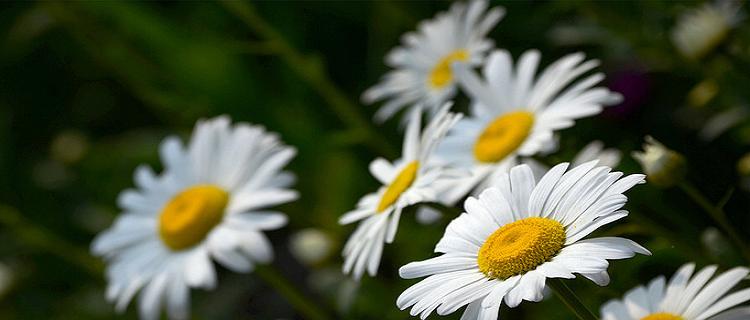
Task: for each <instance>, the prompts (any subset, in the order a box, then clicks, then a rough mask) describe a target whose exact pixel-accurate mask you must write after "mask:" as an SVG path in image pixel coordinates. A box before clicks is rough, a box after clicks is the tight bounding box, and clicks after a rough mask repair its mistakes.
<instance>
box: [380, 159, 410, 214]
mask: <svg viewBox="0 0 750 320" xmlns="http://www.w3.org/2000/svg"><path fill="white" fill-rule="evenodd" d="M418 169H419V161H412V162H410V163H409V164H408V165H406V167H404V169H403V170H401V172H400V173H399V174H398V176H396V179H394V180H393V182H391V185H389V186H388V189H386V190H385V193H384V194H383V197H382V198H380V203H378V209H377V210H378V212H383V211H384V210H385V209H388V207H390V206H391V205H392V204H393V203H394V202H396V200H398V198H399V197H400V196H401V194H402V193H404V191H406V189H409V187H410V186H411V184H412V183H414V179H416V178H417V170H418Z"/></svg>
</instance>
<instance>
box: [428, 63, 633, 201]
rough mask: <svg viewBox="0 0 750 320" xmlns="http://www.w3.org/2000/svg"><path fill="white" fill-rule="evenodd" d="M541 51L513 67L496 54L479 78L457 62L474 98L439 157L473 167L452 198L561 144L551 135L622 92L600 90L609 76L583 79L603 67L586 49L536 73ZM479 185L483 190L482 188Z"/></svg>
mask: <svg viewBox="0 0 750 320" xmlns="http://www.w3.org/2000/svg"><path fill="white" fill-rule="evenodd" d="M540 59H541V55H540V54H539V52H538V51H536V50H531V51H527V52H525V53H524V54H522V55H521V58H520V59H519V61H518V63H517V65H516V66H515V68H514V66H513V62H512V60H511V56H510V54H509V53H508V52H507V51H504V50H497V51H494V52H492V53H491V54H490V56H489V58H488V60H487V64H486V65H485V66H484V70H483V73H484V79H480V78H479V77H478V76H477V75H476V74H475V73H474V72H473V71H471V70H470V69H469V68H467V66H466V65H462V64H454V70H455V72H456V74H457V77H458V79H459V84H460V85H461V86H462V88H463V89H464V90H465V91H466V92H467V93H468V95H469V96H470V97H471V99H472V105H471V108H470V112H469V116H467V117H466V118H464V119H463V120H461V121H460V122H459V123H458V124H456V127H455V128H454V129H453V130H451V132H449V133H448V136H447V137H446V139H445V143H443V145H442V146H441V148H440V149H439V150H438V156H439V157H440V158H443V159H445V160H446V161H449V162H454V163H456V164H457V166H460V167H462V168H466V169H467V170H470V171H471V172H472V175H471V176H468V177H466V178H465V179H462V180H461V181H459V182H458V183H457V186H456V187H455V188H453V189H452V191H451V192H450V193H449V194H448V195H446V198H448V199H450V200H452V202H455V201H458V200H459V199H460V198H462V197H463V196H465V195H466V194H467V193H468V192H470V191H471V190H472V189H476V190H481V189H482V188H483V187H484V186H486V185H488V184H489V183H491V181H492V180H494V179H496V178H497V176H498V175H500V174H503V173H506V172H507V170H508V169H509V168H510V167H511V166H513V165H514V164H516V158H517V156H532V155H535V154H537V153H540V152H542V151H544V150H547V149H551V148H552V147H553V146H554V145H555V141H554V135H553V133H554V132H555V131H557V130H561V129H565V128H568V127H571V126H573V124H574V122H575V120H576V119H579V118H583V117H588V116H592V115H595V114H598V113H599V112H601V110H602V108H603V106H605V105H609V104H613V103H617V102H618V101H619V100H620V95H619V94H617V93H614V92H612V91H610V90H608V89H606V88H603V87H596V85H597V83H599V82H600V81H601V80H602V79H604V75H602V74H601V73H595V74H592V75H589V76H587V77H584V78H582V79H579V77H580V76H581V75H582V74H585V73H586V72H589V71H590V70H592V69H593V68H595V67H596V66H597V64H598V62H597V61H592V60H589V61H585V60H584V59H585V58H584V55H583V54H580V53H576V54H571V55H568V56H565V57H563V58H562V59H560V60H558V61H557V62H555V63H553V64H552V65H550V66H549V67H547V68H545V69H544V70H543V71H542V72H541V73H540V74H539V75H538V76H537V72H536V70H537V67H538V65H539V60H540ZM477 186H478V187H477Z"/></svg>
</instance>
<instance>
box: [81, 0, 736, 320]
mask: <svg viewBox="0 0 750 320" xmlns="http://www.w3.org/2000/svg"><path fill="white" fill-rule="evenodd" d="M504 14H505V10H504V9H503V8H500V7H495V8H490V7H489V4H488V2H487V1H486V0H471V1H469V2H456V3H455V4H453V5H452V6H451V8H450V9H449V10H448V11H447V12H443V13H439V14H438V15H437V16H436V17H435V18H434V19H432V20H428V21H425V22H422V23H421V24H419V27H418V30H417V31H415V32H411V33H407V34H406V35H404V37H403V39H402V42H403V44H402V46H399V47H397V48H395V49H393V50H392V51H391V52H390V53H389V54H388V55H387V57H386V63H387V64H388V65H389V66H391V67H392V68H393V70H391V71H389V72H388V73H387V74H386V75H385V76H384V77H383V79H382V81H381V82H380V83H378V84H377V85H375V86H373V87H372V88H370V89H368V90H367V91H366V92H364V94H363V96H362V99H363V100H364V101H365V102H367V103H373V102H376V101H383V102H384V104H383V106H382V107H381V108H380V109H379V110H378V111H377V112H376V114H375V119H376V121H379V122H382V121H385V120H387V119H389V118H392V117H394V116H396V115H397V114H400V113H401V114H402V115H403V119H405V120H404V122H405V123H406V126H405V133H404V138H403V147H402V150H401V157H400V158H398V159H395V160H392V161H389V160H386V159H383V158H377V159H375V160H373V161H372V163H371V164H370V166H369V170H370V172H371V174H372V175H373V176H374V178H375V179H377V180H378V181H379V183H381V184H382V185H381V187H380V188H378V189H377V190H376V191H375V192H372V193H370V194H368V195H365V196H364V197H362V199H361V200H360V201H359V203H357V204H356V207H355V208H354V209H353V210H351V211H349V212H347V213H345V214H344V215H343V216H341V218H340V219H339V222H340V224H343V225H347V224H354V223H356V224H357V226H356V228H355V229H354V231H353V233H352V234H351V236H350V237H349V239H348V240H347V242H346V244H345V245H344V246H343V250H342V251H343V252H342V255H343V264H342V269H343V272H344V273H345V274H347V275H351V276H352V277H353V278H354V279H356V280H359V279H360V278H361V277H362V276H363V275H364V274H365V273H367V274H369V275H370V276H376V275H377V271H378V268H379V266H380V264H381V257H382V256H383V252H384V247H385V245H386V244H391V243H394V241H396V240H397V234H398V232H397V231H398V227H399V222H400V219H401V216H402V215H403V214H404V213H408V212H417V211H418V212H420V216H422V217H431V218H429V219H428V218H423V220H430V221H435V220H436V219H440V217H441V216H440V214H437V215H436V214H435V212H437V211H439V210H436V209H435V208H451V207H455V206H457V205H461V204H462V206H461V208H462V209H463V210H462V213H460V214H458V215H455V216H453V217H449V218H452V221H450V223H448V224H447V227H446V228H445V230H444V234H443V237H442V238H441V239H440V240H439V241H438V242H437V244H436V246H435V249H434V252H435V253H437V254H438V255H437V256H435V257H432V258H430V259H427V260H424V261H417V262H411V263H409V264H407V265H405V266H403V267H401V268H400V269H399V275H400V276H401V277H402V278H404V279H415V278H424V279H423V280H421V281H420V282H418V283H416V284H414V285H412V286H411V287H409V288H408V289H406V290H405V291H404V292H403V293H402V294H401V295H400V296H399V297H398V298H397V299H396V305H397V306H398V307H399V308H400V309H402V310H403V309H407V308H410V311H409V313H410V314H411V315H413V316H420V317H421V318H422V319H425V318H426V317H428V316H429V315H430V314H432V313H433V312H436V313H437V314H440V315H447V314H451V313H454V312H456V311H458V310H459V309H461V308H464V307H465V308H464V310H463V316H462V317H461V319H497V318H498V316H499V312H500V306H501V305H502V304H503V303H504V304H505V305H506V306H508V307H511V308H513V307H516V306H518V305H519V304H521V303H522V302H523V301H524V300H526V301H532V302H538V301H541V300H542V299H543V296H544V292H545V290H544V289H545V287H546V286H547V284H548V283H549V281H560V280H559V279H572V278H575V277H576V276H578V275H580V276H582V277H584V278H586V279H589V280H591V281H592V282H594V283H596V284H597V285H600V286H605V285H607V284H609V282H610V275H609V273H608V267H609V263H610V262H609V261H610V260H617V259H625V258H631V257H633V256H635V255H636V254H643V255H650V254H651V253H650V252H649V251H648V250H647V249H646V248H644V247H643V246H641V245H639V244H637V243H636V242H634V241H632V240H629V239H625V238H620V237H589V236H590V235H591V234H592V233H593V232H595V231H596V230H598V229H599V228H601V227H603V226H605V225H607V224H610V223H613V222H615V221H617V220H620V219H622V218H625V217H626V216H628V211H627V210H625V209H623V207H624V206H625V204H626V203H627V200H628V198H627V197H626V196H625V195H624V193H625V192H626V191H628V190H629V189H631V188H632V187H634V186H636V185H638V184H641V183H644V182H645V175H643V174H631V175H625V174H623V173H622V172H618V171H614V170H613V169H612V167H614V166H616V165H617V164H618V163H619V161H620V152H619V151H618V150H612V149H605V148H604V146H603V144H602V143H601V142H599V141H595V142H593V143H591V144H590V145H588V146H587V147H585V148H583V150H582V151H581V152H579V153H578V155H577V156H576V157H575V158H574V159H572V161H571V163H572V164H570V163H567V162H564V163H560V164H557V165H554V166H551V167H550V166H547V165H544V164H541V163H540V162H538V161H535V160H534V159H533V158H532V157H534V156H538V155H542V154H548V153H551V152H554V151H555V150H557V149H558V143H557V133H558V131H560V130H562V129H566V128H569V127H572V126H573V125H574V124H575V121H576V120H578V119H581V118H585V117H591V116H594V115H597V114H599V113H600V112H601V111H602V110H603V108H604V107H606V106H608V105H613V104H616V103H618V102H620V101H621V100H622V97H621V96H620V95H619V94H618V93H615V92H612V91H610V90H609V89H607V88H606V87H603V86H601V85H600V83H601V82H602V80H603V79H604V75H603V74H602V73H600V72H596V71H594V70H595V69H596V67H597V66H598V62H597V61H596V60H590V59H587V58H586V57H585V55H584V54H583V53H571V54H568V55H565V56H563V57H561V58H559V59H558V60H557V61H555V62H553V63H551V64H549V65H547V66H544V67H540V61H541V53H540V52H539V51H538V50H533V49H532V50H528V51H526V52H523V53H522V54H521V55H520V56H519V57H517V59H515V61H514V58H513V57H512V55H511V54H510V53H509V52H508V51H507V50H503V49H496V48H495V47H494V42H493V41H492V40H491V39H489V38H487V36H488V34H489V33H490V32H492V31H493V30H494V28H495V26H496V25H497V24H498V23H499V22H500V20H501V19H502V17H503V16H504ZM690 28H692V27H687V26H686V27H683V29H690ZM683 33H684V32H683ZM677 38H678V40H679V41H678V43H683V42H685V41H687V40H684V39H686V36H678V37H677ZM682 47H683V46H682V45H680V48H682ZM699 51H703V49H701V50H699ZM458 94H463V95H465V96H466V97H468V100H469V104H468V105H467V106H466V110H468V112H466V114H462V113H458V112H453V111H451V110H452V109H453V108H454V107H455V106H454V102H453V101H452V100H453V99H454V98H455V97H456V96H457V95H458ZM425 119H426V120H427V121H424V122H425V125H423V124H422V123H423V120H425ZM652 149H653V150H652ZM657 151H658V152H657ZM668 151H669V152H672V153H669V152H668ZM159 153H160V156H161V161H162V163H163V167H164V169H163V171H162V172H161V173H158V174H157V173H155V172H154V171H153V170H152V169H151V168H149V167H148V166H141V167H139V168H137V169H136V171H135V174H134V181H135V188H134V189H128V190H125V191H123V192H122V193H121V194H120V196H119V198H118V205H119V206H120V208H121V209H122V211H123V213H122V215H120V217H119V218H118V219H117V220H116V221H115V223H114V224H113V226H112V227H110V228H109V229H108V230H106V231H104V232H102V233H101V234H100V235H99V236H98V237H97V238H96V239H95V240H94V241H93V243H92V245H91V250H92V252H93V253H94V254H95V255H97V256H100V257H102V258H103V259H104V260H105V261H106V262H107V263H108V266H107V272H106V276H107V278H108V281H109V286H108V288H107V293H106V296H107V299H108V300H110V301H112V302H114V303H115V307H116V309H117V310H120V311H122V310H124V309H125V308H126V307H127V305H128V304H129V302H130V301H131V300H132V299H133V298H134V297H135V296H136V294H137V293H138V292H140V301H139V304H138V307H139V308H138V309H139V312H140V316H141V318H143V319H158V318H159V316H160V314H161V311H162V309H163V308H162V306H164V307H165V308H166V311H167V314H168V316H169V318H172V319H184V318H188V317H189V314H190V312H189V307H190V289H191V288H203V289H211V288H214V287H215V286H216V283H217V272H216V270H215V266H214V262H217V263H219V264H220V265H221V266H223V267H225V268H227V269H230V270H232V271H235V272H251V271H252V270H253V269H254V268H255V266H256V265H257V264H262V263H269V262H270V261H271V260H272V259H273V247H272V245H271V243H270V241H269V239H268V238H267V237H266V236H265V235H264V231H266V230H273V229H277V228H281V227H283V226H284V225H285V224H286V223H287V216H286V215H285V214H283V213H280V212H276V211H273V210H272V209H269V208H270V207H274V206H276V205H280V204H283V203H287V202H290V201H293V200H295V199H296V198H297V197H298V194H297V192H296V191H294V190H292V189H290V186H291V185H292V184H293V182H294V180H295V179H294V176H293V175H292V174H291V173H289V172H286V171H284V167H285V166H286V165H287V164H288V163H289V161H291V159H292V158H293V157H294V156H295V153H296V151H295V149H294V148H293V147H290V146H286V145H284V144H283V143H282V142H281V140H280V139H279V137H278V136H277V135H276V134H274V133H270V132H268V131H266V130H265V129H264V128H263V127H260V126H256V125H250V124H246V123H237V124H232V123H231V121H230V120H229V118H228V117H218V118H214V119H210V120H205V121H200V122H199V123H198V124H197V125H196V127H195V129H194V131H193V135H192V137H191V138H190V140H189V142H188V143H187V144H183V143H182V142H181V140H180V139H178V138H176V137H169V138H167V139H165V140H164V141H163V143H162V144H161V147H160V150H159ZM665 155H668V156H669V155H671V156H672V157H671V158H670V157H667V156H665ZM636 157H637V159H638V160H639V161H641V162H643V163H644V167H645V170H646V172H647V173H648V174H649V175H650V179H652V181H654V182H655V183H656V182H660V181H667V182H674V181H672V180H669V179H667V178H670V177H673V176H669V175H665V174H662V173H663V172H662V171H664V170H663V168H664V167H665V166H666V165H665V164H671V162H669V161H667V160H670V159H672V158H675V157H678V155H677V154H676V152H673V151H671V150H668V149H666V148H665V147H663V146H662V145H660V144H658V143H656V142H655V140H654V141H652V139H650V138H649V145H648V147H647V149H646V152H645V153H638V155H637V156H636ZM673 162H674V161H673ZM666 167H670V168H674V167H677V165H672V166H666ZM680 168H682V167H680ZM672 171H674V170H672ZM657 178H659V179H657ZM665 184H666V183H665ZM409 208H416V210H417V211H409ZM430 212H431V213H432V214H431V215H430V214H428V213H430ZM423 227H425V228H428V227H432V226H423ZM332 248H335V246H334V245H333V244H332V243H331V240H330V239H329V238H328V237H327V236H326V234H325V233H322V232H320V231H316V230H315V229H308V230H306V231H305V232H301V233H298V234H297V235H296V236H294V237H293V238H292V241H291V250H292V253H293V254H294V256H296V257H297V258H298V260H299V261H300V262H302V263H303V264H305V265H310V266H312V265H315V264H318V263H320V262H321V261H322V260H323V259H325V258H326V257H327V256H328V252H329V251H330V250H331V249H332ZM694 267H695V266H694V265H692V264H688V265H685V266H684V267H682V268H681V269H680V270H679V271H678V272H677V274H676V275H675V276H674V277H673V278H672V279H671V280H670V281H669V282H668V283H667V282H666V281H665V280H664V278H657V279H656V280H654V281H652V282H651V283H649V285H648V287H643V286H641V287H637V288H635V289H633V290H632V291H630V292H629V293H628V294H626V295H625V298H624V301H612V302H609V303H607V304H606V305H604V307H603V308H602V311H601V313H602V316H603V318H604V319H617V320H620V319H646V320H680V319H708V318H710V319H747V318H748V317H749V314H750V311H748V310H750V309H742V308H735V309H731V308H733V307H735V306H736V305H738V304H741V303H744V302H745V301H747V300H750V289H744V290H740V291H737V292H735V293H732V294H729V295H726V294H727V292H728V291H729V290H730V289H731V288H732V287H733V286H735V285H736V284H737V283H739V282H740V281H741V280H742V279H743V278H744V277H745V276H747V274H748V270H747V269H746V268H735V269H732V270H729V271H727V272H725V273H723V274H721V275H719V276H717V277H716V278H715V279H714V280H712V281H710V282H709V280H710V278H711V276H712V275H713V274H714V273H715V271H716V269H717V268H716V267H715V266H711V267H707V268H705V269H703V270H701V271H699V272H698V273H696V274H695V275H693V271H694ZM691 276H692V278H691ZM725 295H726V296H725ZM729 309H731V310H729ZM727 310H729V311H727Z"/></svg>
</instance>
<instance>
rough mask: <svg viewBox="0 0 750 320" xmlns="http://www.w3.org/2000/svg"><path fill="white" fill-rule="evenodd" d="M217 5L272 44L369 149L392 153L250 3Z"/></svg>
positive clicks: (316, 64) (318, 66) (312, 61)
mask: <svg viewBox="0 0 750 320" xmlns="http://www.w3.org/2000/svg"><path fill="white" fill-rule="evenodd" d="M220 3H221V4H222V5H223V6H224V8H225V9H226V10H227V11H229V12H230V13H232V14H234V15H235V16H236V17H237V18H239V19H240V20H241V21H242V22H244V23H245V25H247V26H248V27H249V28H250V29H251V30H252V31H253V32H255V33H256V34H257V36H259V37H261V38H262V40H263V41H267V42H268V43H273V47H274V49H276V50H277V53H278V54H279V56H280V57H281V58H282V59H283V60H284V61H285V62H286V63H287V65H289V67H290V68H291V69H292V70H293V71H294V72H296V73H297V74H298V75H299V76H300V78H302V79H303V80H305V81H306V82H307V83H308V85H310V87H312V88H313V89H314V90H316V91H317V92H318V94H319V95H320V96H321V97H322V98H323V99H324V100H326V102H327V105H328V106H329V107H330V108H331V109H332V110H333V112H334V113H336V115H337V116H338V117H339V119H340V120H341V121H342V122H343V123H345V124H347V125H348V126H349V128H351V129H352V130H357V131H361V132H362V133H363V134H364V135H365V136H366V137H367V138H368V139H367V140H366V141H365V143H366V144H367V145H368V146H369V147H371V148H372V149H373V150H375V151H377V152H379V153H381V154H382V155H384V156H386V157H392V156H393V155H394V154H395V151H394V150H393V148H392V146H391V145H389V144H388V143H387V142H386V141H385V140H383V139H382V138H380V137H381V135H379V134H378V132H377V131H376V130H375V129H374V128H373V127H372V124H371V123H370V121H369V120H368V119H367V118H365V117H364V116H363V115H362V114H361V113H360V111H359V109H360V108H359V107H358V106H357V105H356V104H354V103H353V102H351V101H350V100H349V99H348V98H347V96H346V95H345V94H344V93H343V91H342V90H341V89H339V88H338V86H336V84H334V83H333V81H331V79H329V78H328V76H327V75H326V73H325V71H324V70H323V64H322V62H321V61H320V59H316V58H315V57H312V56H306V55H304V54H302V53H300V52H299V51H298V50H297V49H296V48H294V47H293V46H292V45H291V44H290V43H289V42H288V41H287V40H286V39H285V38H284V36H283V35H282V34H281V33H279V32H278V31H276V30H275V29H274V28H273V27H272V26H271V25H270V24H269V23H268V22H266V21H265V20H264V19H263V18H262V17H261V16H260V15H259V14H258V12H257V11H256V10H255V8H254V7H253V6H252V4H250V3H247V2H245V1H230V0H222V1H220Z"/></svg>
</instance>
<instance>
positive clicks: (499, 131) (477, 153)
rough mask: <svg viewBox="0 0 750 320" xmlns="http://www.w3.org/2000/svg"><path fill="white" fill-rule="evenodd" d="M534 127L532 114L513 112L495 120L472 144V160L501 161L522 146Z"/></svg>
mask: <svg viewBox="0 0 750 320" xmlns="http://www.w3.org/2000/svg"><path fill="white" fill-rule="evenodd" d="M533 125H534V114H533V113H531V112H528V111H515V112H510V113H507V114H504V115H502V116H499V117H497V118H495V120H493V121H492V122H490V124H489V125H487V127H486V128H484V131H482V134H480V135H479V138H478V139H477V141H476V142H475V143H474V158H476V159H477V160H479V161H481V162H498V161H500V160H503V159H504V158H505V157H507V156H508V155H509V154H511V153H512V152H513V151H515V150H516V149H518V147H520V146H521V144H523V142H524V141H525V140H526V137H528V136H529V133H530V132H531V128H532V126H533Z"/></svg>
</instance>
